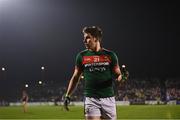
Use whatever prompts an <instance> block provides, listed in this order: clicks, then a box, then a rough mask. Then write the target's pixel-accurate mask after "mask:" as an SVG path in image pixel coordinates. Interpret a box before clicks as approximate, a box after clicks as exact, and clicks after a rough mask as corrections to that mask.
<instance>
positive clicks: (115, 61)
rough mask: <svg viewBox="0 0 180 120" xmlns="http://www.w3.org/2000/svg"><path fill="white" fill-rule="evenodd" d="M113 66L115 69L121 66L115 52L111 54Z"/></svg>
mask: <svg viewBox="0 0 180 120" xmlns="http://www.w3.org/2000/svg"><path fill="white" fill-rule="evenodd" d="M111 65H112V67H113V68H114V67H117V66H119V62H118V57H117V55H116V54H115V53H114V52H112V54H111Z"/></svg>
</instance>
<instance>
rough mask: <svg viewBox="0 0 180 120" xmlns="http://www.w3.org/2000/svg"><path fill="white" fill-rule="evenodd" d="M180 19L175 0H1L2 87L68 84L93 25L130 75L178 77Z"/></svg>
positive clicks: (0, 74) (179, 64) (10, 88)
mask: <svg viewBox="0 0 180 120" xmlns="http://www.w3.org/2000/svg"><path fill="white" fill-rule="evenodd" d="M179 21H180V19H179V5H178V4H177V3H176V2H174V1H171V0H164V1H162V2H160V1H159V2H158V1H157V0H156V1H151V0H149V1H144V0H126V1H121V0H106V1H105V0H0V67H1V68H2V67H5V69H6V70H5V71H2V70H1V71H0V87H1V88H0V93H3V94H4V93H5V91H6V94H8V93H10V94H12V93H13V92H14V91H17V90H19V89H20V88H22V87H23V86H24V84H25V83H28V84H29V87H31V86H33V85H35V84H36V83H37V81H39V80H43V82H46V83H50V82H52V83H55V84H56V85H59V86H65V85H67V83H68V81H69V79H70V78H71V75H72V73H73V70H74V62H75V57H76V54H77V53H78V52H80V51H81V50H83V49H85V48H84V45H83V42H82V40H83V36H82V33H81V30H82V28H83V27H85V26H92V25H98V26H100V27H101V28H102V29H103V46H104V48H107V49H110V50H113V51H114V52H116V53H117V55H118V57H119V63H120V64H121V65H122V64H125V65H126V66H127V68H128V70H129V72H130V78H139V77H145V78H146V77H151V78H153V77H156V78H179V77H180V75H179V69H178V68H179V67H180V62H179V61H180V59H179V51H180V48H179V44H178V40H179V27H180V25H179ZM41 66H44V67H45V70H41Z"/></svg>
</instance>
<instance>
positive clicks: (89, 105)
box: [84, 97, 101, 118]
mask: <svg viewBox="0 0 180 120" xmlns="http://www.w3.org/2000/svg"><path fill="white" fill-rule="evenodd" d="M84 112H85V113H84V114H85V116H86V118H92V117H95V118H100V116H101V111H100V104H99V101H98V100H97V99H95V98H90V97H85V104H84Z"/></svg>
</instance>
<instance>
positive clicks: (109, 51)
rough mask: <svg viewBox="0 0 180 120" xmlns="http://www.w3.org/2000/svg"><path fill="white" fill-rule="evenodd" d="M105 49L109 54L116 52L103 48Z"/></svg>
mask: <svg viewBox="0 0 180 120" xmlns="http://www.w3.org/2000/svg"><path fill="white" fill-rule="evenodd" d="M103 51H104V52H106V53H109V54H115V52H114V51H112V50H109V49H105V48H103Z"/></svg>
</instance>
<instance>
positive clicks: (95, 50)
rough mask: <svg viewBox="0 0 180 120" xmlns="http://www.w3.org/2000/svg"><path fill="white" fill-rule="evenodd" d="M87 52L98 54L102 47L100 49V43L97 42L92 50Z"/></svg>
mask: <svg viewBox="0 0 180 120" xmlns="http://www.w3.org/2000/svg"><path fill="white" fill-rule="evenodd" d="M89 50H90V51H94V52H99V51H101V50H102V47H101V45H100V43H99V42H98V43H97V45H96V47H95V48H94V49H89Z"/></svg>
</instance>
